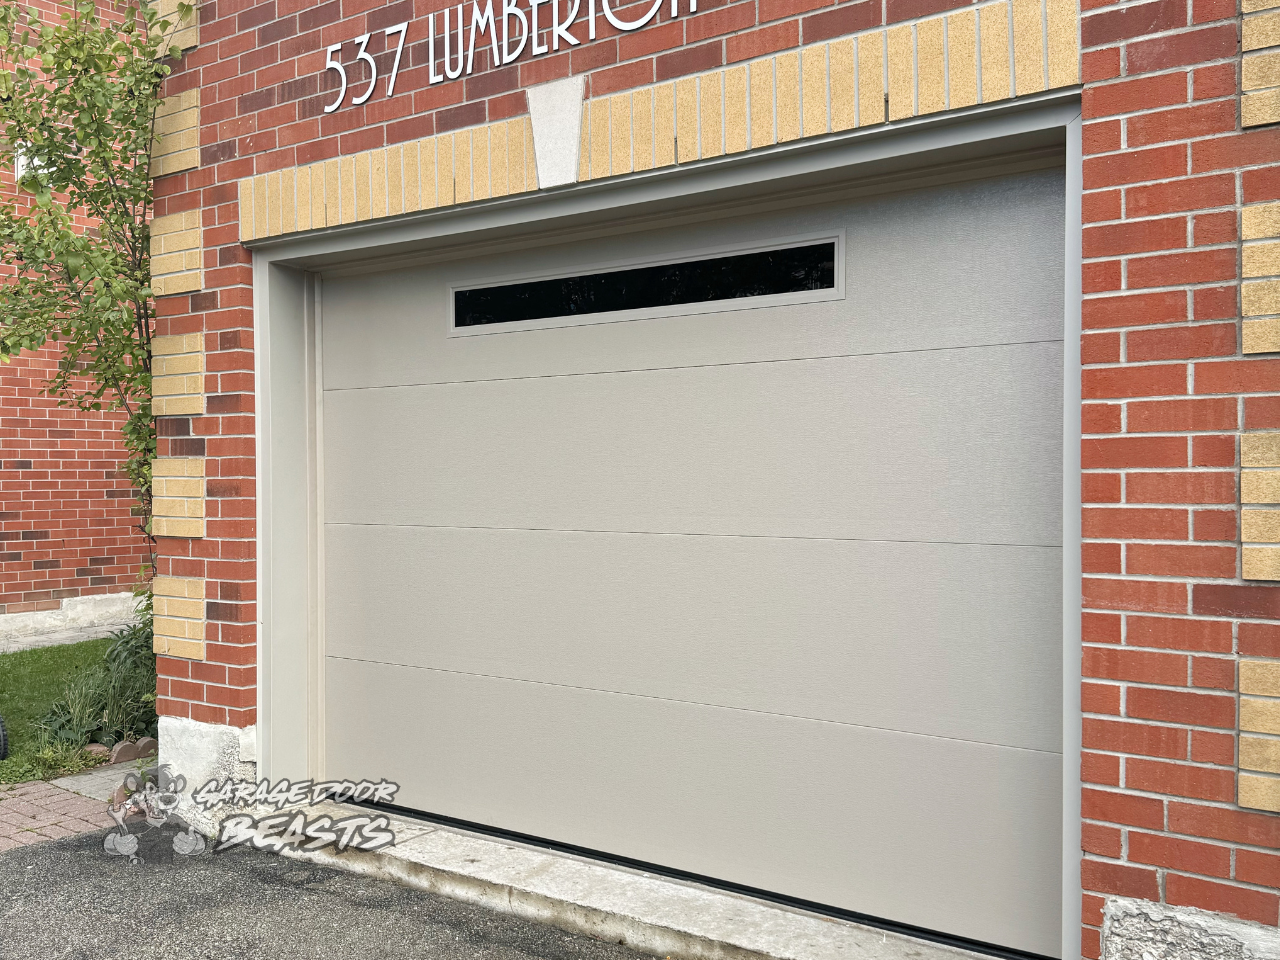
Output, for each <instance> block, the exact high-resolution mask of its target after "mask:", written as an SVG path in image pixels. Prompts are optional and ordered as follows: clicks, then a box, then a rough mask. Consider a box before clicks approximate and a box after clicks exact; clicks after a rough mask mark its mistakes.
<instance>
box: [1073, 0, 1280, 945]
mask: <svg viewBox="0 0 1280 960" xmlns="http://www.w3.org/2000/svg"><path fill="white" fill-rule="evenodd" d="M1093 6H1095V7H1096V9H1086V10H1085V14H1084V16H1083V19H1082V26H1081V35H1082V41H1083V44H1082V46H1083V79H1084V81H1085V84H1086V86H1085V90H1084V95H1083V108H1084V120H1085V125H1084V151H1085V155H1086V156H1085V160H1084V189H1085V193H1084V198H1083V208H1084V221H1085V227H1084V256H1085V264H1084V274H1083V284H1084V291H1085V299H1084V304H1083V323H1084V330H1085V333H1084V337H1083V342H1082V351H1083V357H1084V363H1085V369H1084V374H1083V389H1084V397H1085V404H1084V410H1083V422H1084V434H1085V437H1084V439H1083V443H1082V465H1083V467H1084V476H1083V487H1084V500H1085V505H1084V518H1083V523H1084V536H1085V538H1086V539H1085V543H1084V568H1085V581H1084V598H1085V599H1084V606H1085V612H1084V615H1083V627H1084V643H1085V647H1084V676H1085V678H1086V679H1085V682H1084V687H1083V699H1084V711H1085V716H1084V721H1083V722H1084V728H1083V742H1084V748H1085V754H1084V761H1083V778H1084V780H1085V789H1084V794H1083V814H1084V824H1083V841H1084V842H1083V846H1084V852H1085V859H1084V863H1083V877H1084V888H1085V893H1084V904H1083V906H1084V923H1085V927H1084V930H1083V951H1084V954H1085V956H1088V957H1097V956H1098V952H1099V933H1100V930H1099V928H1100V926H1101V923H1102V915H1101V907H1102V904H1103V898H1104V896H1105V895H1107V894H1120V895H1124V896H1132V897H1141V898H1143V899H1147V900H1157V901H1163V902H1166V903H1169V904H1178V905H1187V906H1194V907H1202V908H1204V909H1207V910H1217V911H1225V912H1228V913H1232V914H1235V915H1238V916H1241V917H1244V918H1247V919H1250V920H1256V921H1259V922H1262V923H1266V924H1269V925H1275V924H1276V923H1277V920H1278V919H1280V916H1278V911H1280V896H1278V895H1277V889H1276V888H1277V887H1280V856H1275V855H1274V853H1273V852H1272V851H1274V850H1275V849H1276V848H1277V847H1280V818H1278V817H1276V816H1275V815H1272V814H1265V813H1255V812H1249V811H1244V810H1241V809H1239V808H1238V807H1236V806H1235V802H1234V801H1235V798H1236V771H1235V763H1236V736H1235V727H1236V695H1235V690H1236V670H1237V659H1236V658H1237V655H1252V656H1263V657H1274V656H1280V626H1276V625H1274V624H1272V623H1268V622H1266V621H1270V620H1274V619H1276V618H1277V617H1280V588H1278V587H1274V586H1265V585H1260V584H1245V583H1243V582H1242V581H1241V580H1240V579H1239V576H1238V571H1239V550H1238V547H1237V536H1238V534H1237V515H1238V514H1237V507H1236V503H1237V493H1236V491H1237V470H1236V468H1237V462H1238V461H1237V450H1238V432H1239V431H1240V430H1243V429H1256V428H1258V427H1270V428H1274V427H1280V403H1278V400H1280V398H1277V397H1275V396H1267V395H1266V394H1268V392H1270V391H1277V390H1280V361H1277V360H1271V359H1262V360H1254V359H1242V358H1241V355H1240V348H1239V329H1238V328H1239V321H1238V317H1239V313H1240V310H1239V307H1238V302H1239V279H1240V270H1239V249H1238V238H1239V216H1240V209H1239V208H1240V206H1241V204H1242V203H1243V204H1248V203H1253V202H1257V201H1259V200H1269V199H1275V198H1277V197H1280V166H1276V165H1275V164H1277V163H1280V131H1277V130H1276V129H1274V128H1262V129H1259V130H1255V131H1252V132H1241V130H1240V128H1239V121H1238V113H1239V110H1238V101H1237V91H1238V75H1237V72H1238V69H1239V20H1238V18H1237V9H1236V3H1235V0H1154V2H1147V3H1126V4H1116V5H1113V6H1103V5H1101V4H1095V5H1093Z"/></svg>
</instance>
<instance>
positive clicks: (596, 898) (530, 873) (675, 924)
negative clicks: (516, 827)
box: [287, 803, 1038, 960]
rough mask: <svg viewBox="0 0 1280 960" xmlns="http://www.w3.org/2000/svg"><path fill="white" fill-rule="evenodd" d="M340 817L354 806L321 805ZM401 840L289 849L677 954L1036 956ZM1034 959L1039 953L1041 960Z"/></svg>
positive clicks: (394, 824) (756, 896) (696, 882)
mask: <svg viewBox="0 0 1280 960" xmlns="http://www.w3.org/2000/svg"><path fill="white" fill-rule="evenodd" d="M321 806H322V807H329V808H332V809H328V810H323V811H314V810H313V811H312V813H317V812H327V813H329V814H330V815H333V816H334V817H335V819H336V818H339V817H341V816H344V815H349V813H346V812H344V811H349V810H350V806H351V805H349V804H333V803H326V804H322V805H321ZM359 806H363V807H366V808H371V809H378V810H381V811H382V812H384V813H387V814H388V815H389V816H390V817H391V828H392V830H393V831H394V833H395V835H396V843H395V845H394V846H391V847H386V848H384V849H382V850H379V851H376V852H368V851H358V850H354V849H348V850H346V851H344V852H343V853H337V852H334V851H333V850H331V849H330V850H321V851H312V852H304V851H296V850H295V851H290V852H288V853H287V855H288V856H291V857H296V858H298V859H303V860H307V861H310V862H312V863H317V864H322V865H324V866H330V867H336V868H338V869H343V870H347V871H350V872H353V873H358V874H361V875H364V876H370V877H376V878H380V879H385V880H394V881H397V882H399V883H403V884H405V885H407V886H410V887H413V888H415V889H419V890H425V891H427V892H430V893H435V894H439V895H441V896H446V897H449V898H451V899H455V900H461V901H464V902H467V903H474V904H478V905H481V906H484V907H487V908H489V909H491V910H494V911H496V912H498V913H504V914H510V915H513V916H519V917H524V918H527V919H531V920H536V921H539V922H541V923H545V924H548V925H549V926H553V927H556V928H558V929H561V930H565V931H568V932H570V933H577V934H584V935H586V936H591V937H595V938H596V939H599V940H604V941H608V942H611V943H619V944H622V945H624V946H628V947H630V948H632V949H634V950H638V951H641V952H644V953H648V954H652V955H655V956H660V957H673V958H681V960H762V958H767V960H849V958H853V957H856V958H858V960H961V958H975V960H976V958H978V957H984V958H985V957H992V956H997V957H1005V958H1009V960H1033V958H1035V956H1036V955H1034V954H1029V953H1024V952H1021V951H1017V950H1010V949H1007V948H1003V947H998V946H992V945H988V944H980V943H973V942H971V941H966V940H962V939H959V938H953V937H949V936H947V935H945V934H940V933H936V932H932V931H927V930H917V929H916V928H912V927H906V926H903V925H897V924H893V923H891V922H887V921H883V920H879V919H876V918H871V917H863V916H861V915H857V914H852V913H846V912H844V911H839V910H834V909H832V908H829V907H824V906H821V905H818V904H809V903H807V902H803V901H792V900H787V899H785V898H781V897H778V896H777V895H775V894H769V893H767V892H764V891H758V890H752V889H747V888H740V887H733V886H731V885H728V884H724V883H721V882H719V881H714V880H709V879H707V878H703V877H693V876H689V875H685V874H678V873H676V872H674V871H671V870H667V869H664V868H661V867H656V866H653V865H650V864H639V863H631V862H627V861H621V860H618V859H617V858H611V857H606V856H604V855H601V854H599V853H596V852H595V851H586V850H578V849H576V848H571V847H566V846H564V845H559V844H552V843H549V842H547V841H543V840H540V839H538V838H534V837H525V836H523V835H517V834H512V833H509V832H505V831H498V830H494V829H492V828H488V827H483V826H481V825H477V824H466V823H462V822H460V821H455V820H451V819H448V818H444V817H438V816H432V815H429V814H423V813H421V812H419V811H409V810H404V809H401V808H388V807H386V806H382V805H379V806H377V807H373V806H372V805H369V804H359ZM1037 960H1038V958H1037Z"/></svg>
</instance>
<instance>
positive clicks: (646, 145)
mask: <svg viewBox="0 0 1280 960" xmlns="http://www.w3.org/2000/svg"><path fill="white" fill-rule="evenodd" d="M1043 9H1044V8H1042V6H1041V4H1040V3H1039V2H1037V0H1012V2H1006V0H1001V2H996V3H988V4H985V5H983V6H980V7H976V8H971V9H967V10H963V11H958V12H955V13H951V14H947V15H944V16H937V17H932V18H929V19H926V20H922V21H920V22H919V23H915V24H905V25H903V26H895V27H889V28H887V29H886V28H877V29H875V30H869V31H866V32H865V33H860V34H857V35H855V36H852V37H847V38H844V39H840V40H834V41H832V42H830V43H824V44H816V45H814V46H810V47H805V48H803V49H802V50H800V51H792V52H788V53H780V54H777V55H775V56H772V57H768V58H765V59H763V60H756V61H753V62H751V63H744V64H738V65H735V66H731V67H725V68H721V69H717V70H712V71H710V72H708V73H704V74H701V75H700V76H696V77H686V78H684V79H681V80H675V81H672V82H670V83H662V84H657V85H655V86H651V87H645V88H642V89H639V90H632V91H628V92H625V93H619V94H617V95H615V96H612V97H603V98H600V99H597V100H590V101H588V102H587V103H586V104H584V108H583V113H582V132H581V137H582V141H581V150H580V153H579V160H578V163H579V169H578V179H579V180H580V181H581V180H596V179H599V178H601V177H608V176H616V175H618V174H624V173H631V172H633V171H640V170H650V169H654V168H656V167H664V166H670V165H672V164H674V163H687V162H689V161H691V160H699V159H708V158H711V157H718V156H722V155H724V154H731V153H739V152H741V151H744V150H750V149H753V148H757V147H765V146H771V145H773V144H775V143H785V142H787V141H790V140H796V139H799V138H801V137H813V136H821V135H822V134H826V133H838V132H841V131H844V130H851V129H854V128H857V127H866V126H874V125H876V124H881V123H885V122H886V121H893V120H902V119H906V118H909V117H917V116H924V115H927V114H931V113H939V112H941V111H944V110H955V109H960V108H962V107H969V106H973V105H974V104H976V103H979V102H981V103H991V102H993V101H998V100H1006V99H1008V98H1009V97H1011V96H1014V95H1015V94H1016V95H1018V96H1023V95H1025V94H1029V93H1039V92H1041V91H1043V90H1048V89H1054V88H1057V87H1064V86H1070V85H1072V84H1075V83H1077V82H1078V79H1079V77H1078V62H1079V47H1078V42H1077V26H1076V9H1075V5H1074V4H1073V3H1069V2H1063V0H1049V3H1048V4H1047V10H1048V17H1047V18H1046V17H1045V16H1044V15H1043ZM1010 31H1012V38H1013V42H1012V45H1011V44H1010V41H1009V38H1010V35H1011V34H1010ZM1011 46H1012V52H1011V51H1010V47H1011ZM1045 50H1047V51H1048V59H1047V61H1046V58H1045V53H1044V51H1045ZM886 77H887V78H888V83H887V87H886V83H885V78H886Z"/></svg>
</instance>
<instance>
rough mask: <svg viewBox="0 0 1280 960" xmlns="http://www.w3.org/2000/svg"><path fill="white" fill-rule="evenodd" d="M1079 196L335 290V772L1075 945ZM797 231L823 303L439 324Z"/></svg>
mask: <svg viewBox="0 0 1280 960" xmlns="http://www.w3.org/2000/svg"><path fill="white" fill-rule="evenodd" d="M1063 192H1064V181H1063V176H1062V174H1061V172H1060V171H1056V170H1049V171H1039V172H1032V173H1021V174H1017V175H1008V176H1002V177H999V178H993V179H987V180H982V181H975V182H968V183H961V184H951V185H947V186H942V187H933V188H930V189H926V190H919V191H915V192H905V193H898V194H893V195H882V196H876V197H872V198H862V199H852V200H851V199H845V200H839V201H835V200H830V199H829V200H827V202H824V203H822V204H818V205H814V206H811V207H802V208H794V207H793V208H791V209H786V210H782V211H774V212H765V213H760V214H757V215H754V216H750V217H736V218H726V219H720V220H704V221H702V222H699V223H694V224H685V225H682V226H680V227H679V228H667V229H664V230H655V231H650V232H633V233H629V234H621V233H620V234H618V235H614V236H610V237H596V238H593V239H590V240H581V241H578V242H573V243H565V244H563V245H552V244H543V245H541V246H538V247H535V248H532V249H523V250H520V251H517V252H510V253H505V254H501V255H492V256H486V257H484V258H480V259H475V258H472V259H458V260H452V261H449V262H437V263H432V264H428V265H425V266H415V267H413V268H412V269H403V270H399V271H396V272H382V273H378V274H376V275H363V276H332V277H326V278H324V280H323V285H322V293H321V318H322V320H321V327H322V343H323V394H322V396H323V474H324V475H323V481H324V507H323V509H324V517H323V521H324V527H323V529H324V538H325V544H324V551H325V552H324V556H325V581H324V582H325V590H326V600H325V618H326V620H325V630H326V717H327V719H326V738H327V740H326V743H327V746H326V764H327V770H326V773H327V774H328V775H330V776H346V777H353V778H358V777H364V776H368V777H388V778H392V779H395V780H397V781H399V782H400V783H401V784H402V790H401V793H400V795H399V798H398V802H400V803H403V804H404V805H406V806H410V807H413V808H417V809H420V810H423V811H428V812H431V813H435V814H441V815H446V816H449V817H455V818H459V819H462V820H466V821H471V822H475V823H481V824H488V825H492V826H495V827H500V828H504V829H507V830H512V831H517V832H520V833H523V834H528V835H531V836H535V837H542V838H547V839H550V840H554V841H559V842H563V843H569V844H575V845H577V846H580V847H584V848H588V849H592V850H598V851H603V852H605V853H608V854H613V855H617V856H622V857H628V858H633V859H636V860H640V861H645V862H649V863H654V864H659V865H663V866H667V867H671V868H676V869H679V870H683V871H689V872H692V873H694V874H699V875H703V876H706V877H712V878H717V879H720V880H725V881H731V882H733V883H737V884H743V885H746V886H749V887H754V888H758V889H763V890H767V891H773V892H777V893H780V894H784V895H787V896H790V897H796V898H800V899H803V900H807V901H812V902H817V903H821V904H829V905H833V906H836V907H839V908H844V909H847V910H852V911H857V912H860V913H863V914H867V915H871V916H877V917H884V918H888V919H891V920H894V921H898V922H901V923H906V924H912V925H916V926H919V927H924V928H928V929H931V930H937V931H943V932H946V933H949V934H954V935H957V936H960V937H966V938H972V939H975V940H980V941H985V942H989V943H994V944H1000V945H1004V946H1007V947H1013V948H1018V949H1022V950H1027V951H1033V952H1036V953H1040V954H1046V955H1057V954H1058V952H1059V916H1060V904H1061V885H1060V871H1061V855H1060V844H1061V793H1062V779H1061V767H1062V731H1061V656H1062V655H1061V642H1062V640H1061V638H1062V623H1061V610H1062V594H1061V591H1062V586H1061V577H1062V539H1061V537H1062V533H1061V531H1062V453H1061V451H1062V378H1063V374H1062V368H1063V344H1062V322H1063V321H1062V318H1063V303H1062V296H1063V294H1062V290H1063V256H1062V237H1063V217H1064V205H1063ZM815 242H823V243H828V242H829V243H832V244H834V245H835V246H834V250H835V251H836V254H835V256H836V262H835V269H834V277H835V280H834V282H833V285H831V286H828V287H826V288H823V289H822V290H819V291H817V292H811V293H804V294H785V295H779V296H773V297H764V298H748V299H742V300H738V301H734V302H728V303H726V302H718V303H714V304H710V305H707V304H703V305H699V306H694V307H666V308H645V309H639V310H632V311H631V312H622V313H618V312H614V313H607V314H603V313H602V314H594V315H590V316H581V315H579V316H576V317H571V318H567V319H566V318H561V319H558V320H557V319H533V320H517V321H511V322H499V323H492V324H487V325H483V326H477V327H464V326H458V325H455V316H454V309H453V305H454V303H455V300H454V295H455V291H456V290H457V289H458V288H473V287H477V286H481V287H483V286H486V285H487V286H495V285H504V284H507V283H510V282H513V281H521V280H524V281H529V280H531V279H538V278H556V277H563V276H565V275H569V274H582V273H590V272H592V271H597V272H600V271H611V270H615V269H620V268H621V267H623V266H626V265H628V264H631V265H635V264H660V263H663V262H669V261H680V260H689V259H693V258H697V257H705V256H708V255H709V253H715V254H717V255H722V254H724V252H725V251H734V250H741V249H746V248H751V249H760V248H766V247H770V246H771V245H772V246H782V247H786V246H788V245H797V244H801V245H803V244H806V243H815Z"/></svg>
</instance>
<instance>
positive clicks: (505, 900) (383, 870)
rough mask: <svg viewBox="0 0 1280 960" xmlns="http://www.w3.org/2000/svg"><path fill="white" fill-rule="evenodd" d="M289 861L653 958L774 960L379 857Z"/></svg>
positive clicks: (324, 855)
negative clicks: (396, 886)
mask: <svg viewBox="0 0 1280 960" xmlns="http://www.w3.org/2000/svg"><path fill="white" fill-rule="evenodd" d="M286 856H289V857H294V858H296V859H299V860H307V861H310V862H312V863H316V864H320V865H322V866H327V867H336V868H338V869H341V870H347V871H349V872H352V873H358V874H361V875H363V876H368V877H376V878H378V879H383V880H394V881H396V882H398V883H403V884H405V885H406V886H410V887H413V888H414V889H417V890H424V891H426V892H428V893H436V894H439V895H441V896H445V897H449V898H450V899H452V900H461V901H463V902H466V903H473V904H476V905H477V906H482V907H485V908H487V909H490V910H493V911H495V912H497V913H504V914H511V915H512V916H517V917H521V918H523V919H526V920H535V921H537V922H539V923H544V924H547V925H548V926H552V927H555V928H557V929H559V930H564V931H565V932H566V933H576V934H584V935H586V936H590V937H595V938H596V939H597V940H604V941H607V942H609V943H618V944H621V945H623V946H627V947H630V948H631V949H633V950H639V951H640V952H642V953H648V954H652V955H653V956H658V957H670V956H677V957H682V958H688V960H773V957H772V956H771V955H770V954H767V953H761V952H759V951H755V950H747V949H744V948H742V947H738V946H734V945H732V944H727V943H723V942H716V941H713V940H708V939H706V938H703V937H699V936H696V935H692V934H689V933H686V932H683V931H679V930H674V929H671V928H670V927H664V926H662V925H660V924H655V923H647V922H645V921H643V920H640V919H637V918H635V917H625V916H619V915H617V914H610V913H606V912H604V911H602V910H598V909H595V908H593V907H587V906H583V905H582V904H576V903H572V902H569V901H566V900H559V899H554V898H551V897H548V896H545V895H543V894H537V893H532V892H530V891H528V890H521V889H519V888H517V887H514V886H511V885H508V884H501V883H495V882H494V881H491V880H485V879H482V878H479V877H470V876H466V875H464V874H460V873H455V872H453V871H450V870H445V869H442V868H440V867H434V866H429V865H427V864H422V863H414V862H412V861H409V860H401V859H399V858H397V857H390V856H386V855H383V854H381V852H378V853H366V852H363V851H353V850H348V851H346V852H344V853H341V854H339V853H335V852H333V851H317V852H297V851H290V852H288V853H287V854H286Z"/></svg>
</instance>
